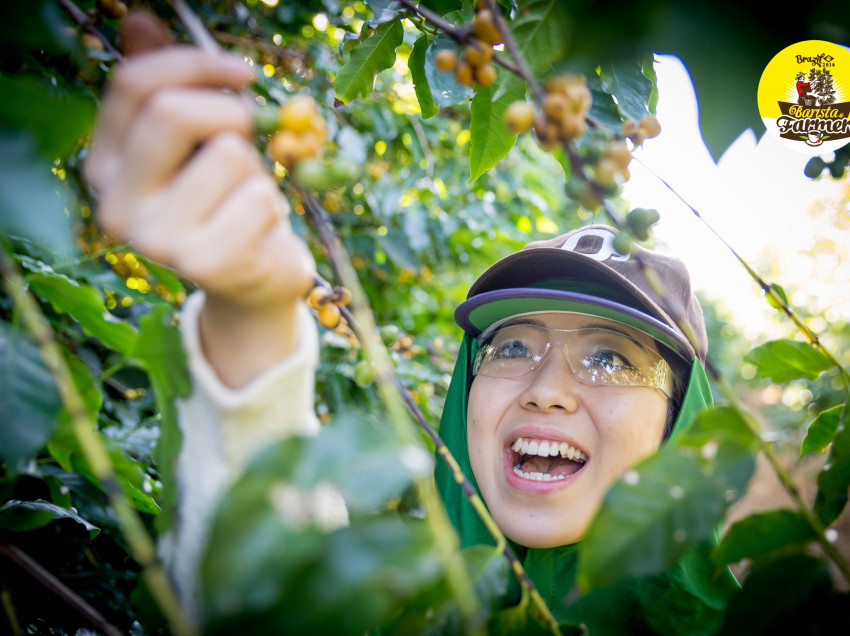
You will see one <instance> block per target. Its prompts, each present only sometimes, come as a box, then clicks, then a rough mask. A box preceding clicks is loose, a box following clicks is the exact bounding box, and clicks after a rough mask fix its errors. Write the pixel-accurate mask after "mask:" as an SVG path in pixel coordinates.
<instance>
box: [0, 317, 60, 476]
mask: <svg viewBox="0 0 850 636" xmlns="http://www.w3.org/2000/svg"><path fill="white" fill-rule="evenodd" d="M61 411H62V401H61V399H60V398H59V393H58V390H57V388H56V381H55V380H54V378H53V374H52V373H51V372H50V370H49V369H48V368H47V366H46V365H45V364H44V361H43V359H42V357H41V352H40V351H39V349H38V347H37V346H36V344H35V343H34V342H33V341H32V340H30V338H29V337H28V336H27V335H26V334H25V333H24V332H23V331H21V330H20V329H18V328H17V327H14V326H12V325H10V324H9V323H7V322H4V321H0V422H2V423H3V424H2V426H0V458H2V459H3V461H4V462H6V464H7V466H8V467H9V468H10V469H11V470H15V469H16V467H17V466H18V464H19V463H20V462H22V461H25V460H27V459H29V458H30V457H32V456H33V455H34V454H35V453H36V452H38V450H39V449H41V448H42V447H43V446H44V444H45V443H46V442H47V440H48V439H50V436H51V435H52V434H53V431H54V430H55V429H56V426H57V424H58V422H59V414H60V412H61Z"/></svg>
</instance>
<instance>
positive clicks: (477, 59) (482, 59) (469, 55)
mask: <svg viewBox="0 0 850 636" xmlns="http://www.w3.org/2000/svg"><path fill="white" fill-rule="evenodd" d="M463 58H464V59H465V60H466V61H467V62H468V63H469V64H471V65H472V66H475V67H478V66H481V65H482V64H487V63H489V62H490V60H492V59H493V48H492V47H490V46H487V45H485V44H483V43H481V42H479V41H478V40H472V41H471V42H470V43H469V44H468V45H467V47H466V50H465V51H464V55H463Z"/></svg>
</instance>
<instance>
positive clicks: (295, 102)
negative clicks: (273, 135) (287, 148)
mask: <svg viewBox="0 0 850 636" xmlns="http://www.w3.org/2000/svg"><path fill="white" fill-rule="evenodd" d="M317 115H319V110H318V107H317V106H316V102H315V101H314V100H313V98H312V97H308V96H307V95H296V96H295V97H293V98H292V99H290V100H289V101H288V102H286V103H285V104H284V105H283V106H281V108H280V127H281V128H283V129H285V130H291V131H292V132H294V133H302V132H305V131H307V130H310V129H311V128H313V127H314V125H315V123H316V122H315V117H316V116H317ZM319 117H321V116H320V115H319Z"/></svg>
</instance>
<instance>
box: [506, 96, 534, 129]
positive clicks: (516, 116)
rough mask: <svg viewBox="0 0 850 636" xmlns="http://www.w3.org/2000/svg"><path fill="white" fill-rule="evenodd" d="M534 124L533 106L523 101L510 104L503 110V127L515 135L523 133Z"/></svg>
mask: <svg viewBox="0 0 850 636" xmlns="http://www.w3.org/2000/svg"><path fill="white" fill-rule="evenodd" d="M533 123H534V106H532V105H531V104H529V103H528V102H527V101H525V100H522V99H521V100H517V101H515V102H512V103H511V104H510V106H508V108H507V110H505V126H507V127H508V129H509V130H511V131H513V132H515V133H521V132H525V131H526V130H528V129H529V128H531V124H533Z"/></svg>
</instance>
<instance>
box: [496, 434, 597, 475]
mask: <svg viewBox="0 0 850 636" xmlns="http://www.w3.org/2000/svg"><path fill="white" fill-rule="evenodd" d="M511 451H512V452H511V461H512V462H513V471H514V473H516V474H517V475H518V476H519V477H522V478H523V479H529V480H532V481H560V480H562V479H566V478H567V477H569V476H570V475H573V474H575V473H577V472H578V471H579V470H581V469H582V468H583V467H584V464H585V463H586V462H587V459H588V458H587V455H586V454H585V453H584V452H582V451H581V450H579V449H578V448H575V447H574V446H570V445H569V444H567V443H566V442H558V441H556V440H545V439H536V438H530V437H520V438H518V439H517V440H516V441H515V442H514V443H513V444H511Z"/></svg>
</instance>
